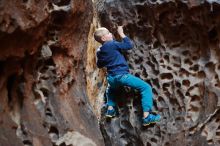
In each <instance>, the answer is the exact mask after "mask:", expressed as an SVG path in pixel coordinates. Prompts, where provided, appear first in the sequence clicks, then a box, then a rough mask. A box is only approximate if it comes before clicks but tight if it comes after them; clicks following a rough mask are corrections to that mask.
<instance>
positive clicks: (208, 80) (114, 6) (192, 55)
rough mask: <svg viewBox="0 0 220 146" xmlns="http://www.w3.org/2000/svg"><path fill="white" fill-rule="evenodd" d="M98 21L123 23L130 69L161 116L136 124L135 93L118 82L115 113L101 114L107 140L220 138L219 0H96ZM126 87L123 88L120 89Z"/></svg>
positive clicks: (161, 142) (149, 143)
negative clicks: (108, 116) (147, 89)
mask: <svg viewBox="0 0 220 146" xmlns="http://www.w3.org/2000/svg"><path fill="white" fill-rule="evenodd" d="M96 6H97V11H98V15H99V18H100V21H101V25H103V26H106V27H107V28H108V29H110V30H111V31H112V32H113V33H114V34H115V36H116V38H118V36H117V35H116V32H115V30H116V29H115V28H116V26H117V25H121V24H124V28H125V33H126V34H127V35H128V36H129V37H130V38H131V39H132V40H133V41H134V44H135V47H134V49H133V50H131V51H129V52H128V53H125V55H126V58H127V60H128V62H129V66H130V69H131V73H132V74H134V75H135V76H137V77H140V78H142V79H143V80H144V81H146V82H148V83H149V84H151V85H152V87H153V92H154V99H155V102H154V105H155V106H154V110H155V111H158V113H159V114H160V115H161V116H162V120H161V122H159V123H158V124H156V125H154V126H153V125H152V126H149V127H142V126H141V118H142V112H141V111H142V109H141V105H140V95H139V94H138V93H137V92H136V91H130V89H125V90H123V89H119V91H118V94H119V95H118V97H117V99H118V105H119V107H118V111H119V114H118V116H117V117H116V118H114V119H112V120H111V121H106V120H105V119H104V117H103V118H102V122H101V127H102V132H103V135H104V137H105V140H106V141H108V143H107V145H109V146H110V145H114V146H118V145H132V146H141V145H144V146H174V145H175V146H177V145H178V146H187V145H190V146H200V145H203V146H210V145H212V146H217V145H220V109H219V108H220V82H219V79H220V63H219V59H220V57H219V56H220V51H219V50H220V48H219V47H220V41H219V39H220V35H219V33H220V29H219V28H220V4H219V1H217V0H216V1H197V0H191V1H183V0H182V1H175V0H174V1H171V0H167V1H162V0H127V1H124V0H117V1H116V0H109V1H107V0H106V1H98V2H97V3H96ZM122 91H123V92H125V93H122Z"/></svg>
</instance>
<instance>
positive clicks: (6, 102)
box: [0, 0, 104, 146]
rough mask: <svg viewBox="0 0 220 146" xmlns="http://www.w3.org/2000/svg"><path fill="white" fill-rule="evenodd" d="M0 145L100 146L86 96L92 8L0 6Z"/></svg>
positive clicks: (77, 0)
mask: <svg viewBox="0 0 220 146" xmlns="http://www.w3.org/2000/svg"><path fill="white" fill-rule="evenodd" d="M0 18H1V19H0V42H1V47H0V66H1V67H0V145H1V146H69V145H77V146H80V145H81V146H85V145H87V146H88V145H90V146H103V145H104V141H103V137H102V134H101V132H100V130H99V125H98V120H97V118H96V116H95V114H94V112H93V110H92V108H91V106H90V104H89V101H88V96H87V94H86V76H85V67H86V50H87V42H88V34H89V31H90V23H91V21H92V18H93V3H92V1H87V0H74V1H70V0H67V1H66V0H65V1H64V0H58V1H45V0H37V1H36V0H22V1H7V0H4V1H1V2H0Z"/></svg>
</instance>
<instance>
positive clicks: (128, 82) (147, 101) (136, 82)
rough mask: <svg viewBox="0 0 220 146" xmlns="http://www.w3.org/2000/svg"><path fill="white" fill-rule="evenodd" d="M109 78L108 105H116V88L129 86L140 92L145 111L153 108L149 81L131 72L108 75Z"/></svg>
mask: <svg viewBox="0 0 220 146" xmlns="http://www.w3.org/2000/svg"><path fill="white" fill-rule="evenodd" d="M107 80H108V87H107V89H106V96H107V105H108V106H115V95H114V92H115V89H117V88H119V87H120V86H127V87H131V88H133V89H136V90H138V91H139V92H140V94H141V104H142V108H143V111H144V112H148V111H151V110H152V107H153V92H152V88H151V86H150V85H149V84H148V83H146V82H144V81H143V80H141V79H140V78H138V77H135V76H133V75H131V74H129V73H128V74H123V75H115V76H111V75H108V76H107Z"/></svg>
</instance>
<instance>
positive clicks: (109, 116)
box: [105, 115, 114, 118]
mask: <svg viewBox="0 0 220 146" xmlns="http://www.w3.org/2000/svg"><path fill="white" fill-rule="evenodd" d="M105 117H107V118H113V117H114V116H111V115H105Z"/></svg>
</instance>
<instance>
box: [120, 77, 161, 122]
mask: <svg viewBox="0 0 220 146" xmlns="http://www.w3.org/2000/svg"><path fill="white" fill-rule="evenodd" d="M118 81H119V82H120V84H121V85H124V86H128V87H132V88H134V89H137V90H138V91H139V92H140V93H141V97H142V98H141V103H142V108H143V113H144V114H143V123H142V124H143V126H147V125H149V124H151V123H155V122H157V121H159V120H160V119H161V117H160V115H159V114H157V115H153V114H150V113H149V112H150V111H151V110H152V107H153V92H152V88H151V86H150V85H149V84H148V83H146V82H144V81H143V80H141V79H140V78H137V77H135V76H133V75H131V74H126V75H123V76H122V77H121V78H118Z"/></svg>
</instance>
